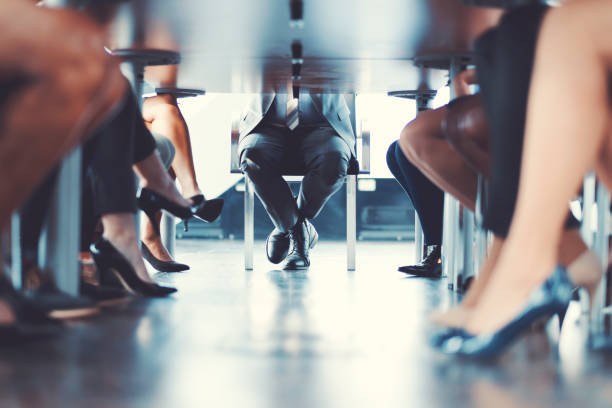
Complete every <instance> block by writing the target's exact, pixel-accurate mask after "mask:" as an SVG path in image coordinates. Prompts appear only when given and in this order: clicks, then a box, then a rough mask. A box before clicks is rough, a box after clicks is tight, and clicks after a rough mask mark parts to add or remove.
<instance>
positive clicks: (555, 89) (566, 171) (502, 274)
mask: <svg viewBox="0 0 612 408" xmlns="http://www.w3.org/2000/svg"><path fill="white" fill-rule="evenodd" d="M610 16H612V4H611V3H610V2H608V1H605V0H583V1H581V2H575V3H574V2H571V3H569V4H567V5H566V6H563V7H561V8H559V9H553V10H551V11H550V12H549V14H548V15H547V16H546V18H545V20H544V23H543V26H542V29H541V32H540V39H539V43H538V53H537V55H536V64H535V69H534V74H533V80H532V87H531V90H530V96H529V105H528V115H527V127H526V135H525V150H524V154H523V163H522V169H521V175H522V176H521V183H520V187H519V195H518V201H517V207H516V212H515V215H514V220H513V223H512V226H511V229H510V233H509V236H508V240H507V243H506V245H505V246H504V249H503V251H502V253H501V255H500V258H499V261H498V264H497V267H496V270H495V275H494V276H493V278H492V279H491V280H490V283H489V285H488V287H487V289H486V291H485V292H484V293H483V295H482V297H481V300H480V301H479V303H478V306H477V308H476V309H475V310H474V313H473V314H472V316H471V318H470V320H469V322H468V324H467V325H466V328H467V329H468V331H470V332H472V333H482V332H484V331H492V330H496V329H498V328H500V327H501V326H503V325H504V324H506V323H507V322H508V321H510V320H511V319H512V317H513V316H515V315H516V314H517V313H518V311H519V310H520V308H521V307H522V305H523V302H524V301H525V299H526V298H527V296H528V295H529V293H530V292H531V291H532V290H533V288H535V287H536V286H537V285H539V284H541V283H542V282H543V281H544V280H545V279H546V278H547V277H548V276H549V274H550V273H551V271H552V268H553V267H554V265H555V263H556V261H557V254H558V251H559V244H560V242H561V229H562V225H563V222H564V219H565V216H566V212H567V202H568V201H569V200H570V199H571V197H572V196H573V195H574V194H575V192H576V191H577V189H578V187H579V185H580V182H581V180H582V177H583V176H584V174H585V172H586V171H587V170H588V169H589V168H592V167H594V166H595V164H596V163H597V161H598V159H599V158H600V156H601V154H602V151H603V147H604V141H605V138H606V137H607V136H608V129H609V114H610V107H609V103H608V92H607V89H608V88H607V80H608V72H609V70H610V67H611V66H612V64H611V59H612V58H611V57H612V44H610V43H609V41H607V38H608V34H609V19H610ZM587 28H588V29H587ZM585 73H587V74H586V75H585ZM560 84H563V85H565V86H560ZM568 88H569V89H571V90H572V94H571V95H570V96H569V97H568V95H567V89H568Z"/></svg>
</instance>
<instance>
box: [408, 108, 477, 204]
mask: <svg viewBox="0 0 612 408" xmlns="http://www.w3.org/2000/svg"><path fill="white" fill-rule="evenodd" d="M447 111H448V109H447V108H446V107H443V108H439V109H436V110H432V111H426V112H422V113H421V114H420V115H419V116H418V117H417V118H416V119H415V120H413V121H412V122H410V123H409V124H408V125H406V127H405V128H404V130H402V133H401V136H400V140H399V144H400V147H401V149H402V151H403V152H404V155H406V157H407V158H408V160H410V161H411V162H412V163H413V164H414V165H415V166H417V167H418V168H419V169H420V170H421V171H422V172H423V173H424V174H425V175H426V176H427V177H428V178H429V179H430V180H431V181H432V182H433V183H434V184H436V185H437V186H438V187H440V188H441V189H442V190H444V191H447V192H448V193H450V194H451V195H453V196H454V197H457V199H458V200H459V201H461V203H462V204H463V205H465V206H466V207H468V208H469V209H471V210H472V211H473V210H474V205H475V201H476V192H477V180H478V178H477V175H476V173H475V172H474V171H473V170H472V169H471V168H470V167H469V166H468V165H467V163H466V162H465V160H464V159H463V158H462V157H461V156H460V155H459V154H457V152H455V151H454V150H453V149H452V148H451V146H450V145H449V143H448V142H447V141H446V139H445V135H444V132H443V130H442V121H443V120H444V118H445V117H446V113H447Z"/></svg>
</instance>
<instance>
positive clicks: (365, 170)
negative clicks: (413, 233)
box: [230, 95, 370, 271]
mask: <svg viewBox="0 0 612 408" xmlns="http://www.w3.org/2000/svg"><path fill="white" fill-rule="evenodd" d="M351 96H352V99H353V100H354V96H353V95H351ZM347 99H348V98H347ZM350 105H353V109H351V111H352V112H353V128H354V129H355V120H354V112H355V109H354V106H355V104H354V102H353V103H352V104H349V106H350ZM239 125H240V119H239V117H238V116H237V117H235V118H234V120H233V121H232V131H231V135H230V172H231V173H232V174H242V171H241V170H240V157H239V150H238V147H239V143H240V131H239ZM356 136H357V137H356V138H355V152H356V153H357V154H359V153H358V152H359V151H361V160H359V161H358V160H357V159H355V160H353V161H351V163H349V168H348V171H347V177H346V241H347V253H346V257H347V269H348V270H349V271H354V270H355V267H356V243H357V177H358V176H359V175H360V174H370V130H369V128H368V127H367V122H366V121H365V120H364V121H361V129H360V130H359V131H356ZM360 142H361V146H359V145H360ZM359 147H360V149H359V150H358V148H359ZM283 176H289V177H294V176H298V177H300V176H304V173H303V172H301V173H283ZM244 186H245V188H244V267H245V269H247V270H252V269H253V247H254V240H255V228H254V227H255V224H254V223H255V218H254V212H255V196H254V190H253V186H252V185H251V182H250V181H249V179H248V177H244Z"/></svg>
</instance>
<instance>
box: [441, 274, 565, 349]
mask: <svg viewBox="0 0 612 408" xmlns="http://www.w3.org/2000/svg"><path fill="white" fill-rule="evenodd" d="M572 290H573V284H572V282H571V281H570V280H569V277H568V276H567V271H566V270H565V268H563V267H561V266H558V267H557V268H556V269H555V271H554V272H553V274H552V276H551V277H550V278H548V279H547V280H546V281H545V282H544V283H543V284H542V285H540V286H538V287H537V288H535V289H534V290H533V291H532V292H531V294H530V295H529V297H528V299H527V301H526V304H525V306H524V308H523V310H521V312H520V313H519V314H518V315H517V316H516V317H515V318H514V319H512V321H511V322H510V323H508V324H506V325H505V326H503V327H502V328H501V329H499V330H497V331H495V332H492V333H483V334H479V335H474V334H471V333H469V332H467V331H465V330H460V331H458V332H457V333H456V334H455V335H452V336H450V337H449V338H447V339H446V340H445V341H443V342H442V344H441V345H440V350H442V351H443V352H444V353H447V354H452V355H457V356H465V357H473V358H493V357H497V356H499V355H500V354H501V353H502V352H503V351H504V350H505V349H506V348H507V347H508V346H509V345H510V344H512V343H513V342H514V341H515V340H516V339H517V338H519V337H520V336H521V335H522V334H524V333H525V332H527V331H528V330H529V329H530V328H531V327H532V325H533V324H535V323H537V322H539V321H542V320H544V319H548V318H551V317H552V316H554V315H559V318H560V321H563V317H564V316H565V311H566V310H567V307H568V305H569V302H570V300H571V297H572Z"/></svg>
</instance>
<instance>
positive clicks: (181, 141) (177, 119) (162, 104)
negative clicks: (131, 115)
mask: <svg viewBox="0 0 612 408" xmlns="http://www.w3.org/2000/svg"><path fill="white" fill-rule="evenodd" d="M142 113H143V116H144V119H145V121H146V122H147V123H148V124H149V129H150V130H151V132H152V133H156V134H160V135H164V136H165V137H167V138H168V139H170V141H171V142H172V144H173V145H174V147H175V148H176V155H175V157H174V162H173V163H172V169H173V170H174V173H175V174H176V178H177V180H178V182H179V184H180V185H181V192H182V193H183V196H185V197H193V196H194V195H197V194H201V191H200V187H199V186H198V181H197V178H196V174H195V167H194V163H193V153H192V150H191V138H190V137H189V130H188V128H187V123H186V122H185V119H184V118H183V115H182V114H181V111H180V110H179V108H178V105H177V103H176V99H175V98H174V97H173V96H171V95H159V96H156V97H153V98H149V99H147V100H146V101H145V102H144V105H143V109H142Z"/></svg>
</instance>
